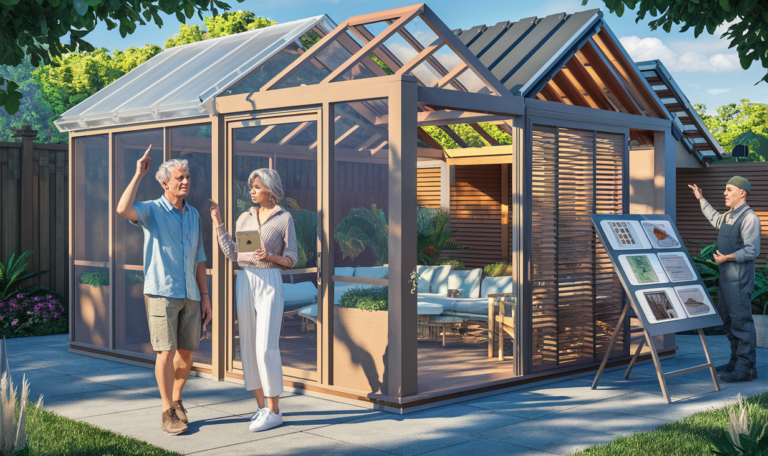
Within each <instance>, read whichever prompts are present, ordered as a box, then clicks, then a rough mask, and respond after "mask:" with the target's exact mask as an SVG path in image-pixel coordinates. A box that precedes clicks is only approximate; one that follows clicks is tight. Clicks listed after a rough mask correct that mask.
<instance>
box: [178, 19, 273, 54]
mask: <svg viewBox="0 0 768 456" xmlns="http://www.w3.org/2000/svg"><path fill="white" fill-rule="evenodd" d="M276 24H277V22H276V21H273V20H272V19H267V18H265V17H258V16H256V15H255V14H253V13H252V12H250V11H235V12H228V13H224V14H221V15H218V16H208V17H206V18H205V22H204V27H200V26H199V25H193V26H191V27H190V26H188V25H185V24H182V25H181V27H180V28H179V33H178V34H176V35H173V36H171V37H170V38H168V40H167V41H166V42H165V48H166V49H168V48H172V47H176V46H181V45H184V44H189V43H195V42H197V41H203V40H207V39H209V38H219V37H222V36H228V35H234V34H235V33H241V32H247V31H249V30H256V29H260V28H265V27H269V26H271V25H276Z"/></svg>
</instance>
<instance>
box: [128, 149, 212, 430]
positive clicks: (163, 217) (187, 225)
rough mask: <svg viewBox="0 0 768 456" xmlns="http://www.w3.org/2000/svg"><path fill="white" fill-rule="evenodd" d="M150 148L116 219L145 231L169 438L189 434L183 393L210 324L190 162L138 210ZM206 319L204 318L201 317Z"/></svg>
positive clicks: (168, 174) (172, 170) (160, 176)
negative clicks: (204, 329) (191, 196)
mask: <svg viewBox="0 0 768 456" xmlns="http://www.w3.org/2000/svg"><path fill="white" fill-rule="evenodd" d="M151 149H152V145H150V146H149V148H147V151H146V152H145V153H144V156H143V157H141V158H140V159H139V160H138V161H137V162H136V174H135V175H134V176H133V179H132V180H131V182H130V183H129V184H128V187H126V189H125V192H123V196H121V197H120V201H119V202H118V204H117V213H118V214H120V215H121V216H123V217H124V218H126V219H128V220H129V221H130V222H131V223H132V224H134V225H137V226H140V227H142V228H143V229H144V296H145V304H146V310H147V320H148V322H149V334H150V338H151V340H152V349H153V350H154V351H155V352H157V359H156V360H155V377H156V378H157V385H158V387H159V388H160V397H161V398H162V400H163V415H162V420H161V428H162V429H163V430H164V431H165V432H167V433H168V434H171V435H176V434H180V433H182V432H184V431H186V430H187V425H186V423H187V415H186V410H185V409H184V406H183V405H182V403H181V392H182V389H183V388H184V384H185V383H186V382H187V378H188V377H189V371H190V370H191V368H192V352H193V351H196V350H197V348H198V344H199V343H200V329H201V328H200V327H201V319H203V320H204V321H205V324H208V323H210V321H211V303H210V300H209V298H208V286H207V282H206V274H205V260H206V258H205V253H204V251H203V236H202V229H201V228H202V224H201V221H200V214H198V212H197V211H196V210H195V208H193V207H192V206H190V205H188V204H187V202H186V201H185V200H184V197H185V196H187V195H188V194H189V187H190V176H189V166H188V164H187V161H186V160H178V159H175V160H168V161H167V162H165V163H163V164H162V165H160V169H159V170H158V171H157V174H156V176H155V177H156V178H157V181H158V182H160V185H161V186H162V187H163V189H164V190H165V193H164V194H163V196H161V197H160V198H159V199H156V200H154V201H144V202H138V203H136V204H134V202H133V201H134V199H135V198H136V191H137V190H138V188H139V183H140V182H141V179H142V178H143V177H144V176H145V175H146V174H147V172H149V165H150V164H151V162H152V159H151V158H149V151H150V150H151ZM201 313H202V316H201Z"/></svg>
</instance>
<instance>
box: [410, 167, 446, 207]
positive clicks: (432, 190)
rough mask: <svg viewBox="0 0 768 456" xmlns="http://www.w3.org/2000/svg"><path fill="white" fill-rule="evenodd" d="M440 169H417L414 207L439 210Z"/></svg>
mask: <svg viewBox="0 0 768 456" xmlns="http://www.w3.org/2000/svg"><path fill="white" fill-rule="evenodd" d="M440 187H441V186H440V168H419V169H418V170H417V177H416V205H417V206H425V207H431V208H437V209H439V208H440V196H441V194H440V190H441V188H440Z"/></svg>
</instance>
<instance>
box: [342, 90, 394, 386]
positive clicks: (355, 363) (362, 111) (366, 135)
mask: <svg viewBox="0 0 768 456" xmlns="http://www.w3.org/2000/svg"><path fill="white" fill-rule="evenodd" d="M388 113H389V110H388V104H387V100H385V99H379V100H366V101H360V102H354V103H343V104H337V105H335V106H334V116H335V117H336V118H337V120H336V123H335V127H334V143H335V144H336V146H335V149H334V150H335V154H334V157H335V159H334V173H335V177H334V182H333V198H332V200H333V206H334V220H333V227H334V231H333V234H332V235H333V242H334V259H333V260H334V274H333V275H334V288H335V289H334V304H335V306H337V307H335V309H334V349H333V366H334V384H335V385H337V386H343V387H348V388H354V389H358V390H359V389H365V388H366V386H367V388H369V390H370V391H371V392H384V393H386V387H385V386H384V382H385V380H386V379H385V377H384V374H385V364H384V360H385V358H384V356H385V352H386V347H387V341H388V336H387V328H388V325H387V315H388V314H387V311H386V309H387V305H388V288H387V287H386V286H382V282H381V279H386V278H387V277H388V263H389V257H388V249H389V215H388V214H389V148H388V138H389V133H388V131H387V130H386V129H385V128H381V127H378V126H376V125H375V121H376V117H381V116H386V115H387V114H388ZM344 277H355V278H357V279H358V280H360V281H361V282H362V283H358V282H357V281H355V282H350V281H347V280H345V279H344ZM377 279H378V280H377ZM384 283H386V282H384ZM363 309H364V310H363ZM368 310H374V311H372V312H369V311H368ZM363 385H365V386H363Z"/></svg>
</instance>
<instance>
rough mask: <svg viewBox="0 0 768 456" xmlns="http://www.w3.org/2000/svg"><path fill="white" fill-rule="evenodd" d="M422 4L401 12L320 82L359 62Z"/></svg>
mask: <svg viewBox="0 0 768 456" xmlns="http://www.w3.org/2000/svg"><path fill="white" fill-rule="evenodd" d="M423 7H424V5H420V6H419V7H418V8H411V9H410V10H409V11H407V12H406V13H405V14H403V15H402V16H401V17H400V18H399V19H397V20H396V21H395V22H393V23H392V25H390V26H389V27H387V28H386V30H384V31H383V32H381V33H380V34H379V35H378V36H376V38H374V39H372V40H371V41H369V42H368V44H366V45H365V46H363V48H362V49H360V50H359V51H357V53H356V54H354V55H353V56H352V57H350V58H349V59H347V61H346V62H344V63H342V64H341V65H340V66H339V67H338V68H336V69H335V70H333V72H332V73H331V74H329V75H328V76H326V78H325V79H323V80H322V81H321V82H320V84H327V83H329V82H333V81H335V80H336V79H338V78H340V77H341V76H342V75H343V74H344V73H346V72H347V71H349V70H351V69H352V68H353V67H354V66H355V65H357V64H358V63H360V61H361V60H362V59H364V58H365V57H368V54H370V53H372V52H373V51H375V50H376V49H377V48H378V47H379V46H381V45H382V44H384V41H386V40H388V39H389V38H391V37H392V35H394V34H395V33H397V31H398V30H399V29H400V28H401V27H404V26H405V24H407V23H409V22H411V21H412V20H413V19H414V18H416V17H417V16H418V15H419V14H421V11H422V8H423Z"/></svg>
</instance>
